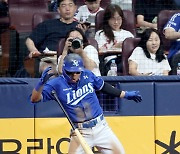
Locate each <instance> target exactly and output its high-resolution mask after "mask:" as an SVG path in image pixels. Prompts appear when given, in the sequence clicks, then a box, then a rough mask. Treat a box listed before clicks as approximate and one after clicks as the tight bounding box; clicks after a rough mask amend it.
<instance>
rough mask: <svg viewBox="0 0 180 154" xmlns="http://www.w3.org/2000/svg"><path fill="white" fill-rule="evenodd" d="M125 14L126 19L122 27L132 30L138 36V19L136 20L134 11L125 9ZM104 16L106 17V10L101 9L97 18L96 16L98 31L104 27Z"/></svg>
mask: <svg viewBox="0 0 180 154" xmlns="http://www.w3.org/2000/svg"><path fill="white" fill-rule="evenodd" d="M123 14H124V21H123V24H122V28H123V29H125V30H128V31H130V32H131V33H132V34H133V35H134V36H135V37H136V24H135V23H136V21H135V15H134V13H133V12H132V11H130V10H123ZM103 17H104V10H102V11H99V12H98V13H97V14H96V18H95V31H96V32H97V31H98V30H100V29H101V28H102V24H103Z"/></svg>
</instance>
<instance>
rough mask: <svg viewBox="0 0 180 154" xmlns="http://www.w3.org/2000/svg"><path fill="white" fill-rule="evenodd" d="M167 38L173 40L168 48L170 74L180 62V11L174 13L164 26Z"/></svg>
mask: <svg viewBox="0 0 180 154" xmlns="http://www.w3.org/2000/svg"><path fill="white" fill-rule="evenodd" d="M164 35H165V37H166V38H167V39H170V40H174V41H173V42H172V44H171V48H170V50H169V54H168V59H169V62H170V64H171V66H172V74H176V67H177V64H178V62H180V13H175V14H174V15H173V16H172V17H171V19H170V20H169V21H168V22H167V24H166V25H165V27H164Z"/></svg>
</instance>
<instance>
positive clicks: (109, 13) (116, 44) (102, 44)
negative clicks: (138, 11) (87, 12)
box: [95, 4, 134, 75]
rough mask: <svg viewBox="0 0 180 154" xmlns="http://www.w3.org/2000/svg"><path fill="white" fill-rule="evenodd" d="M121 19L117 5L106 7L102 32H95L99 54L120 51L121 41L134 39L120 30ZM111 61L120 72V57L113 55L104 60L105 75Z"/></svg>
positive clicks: (121, 13) (131, 35)
mask: <svg viewBox="0 0 180 154" xmlns="http://www.w3.org/2000/svg"><path fill="white" fill-rule="evenodd" d="M123 19H124V17H123V11H122V9H121V8H120V7H119V6H118V5H116V4H110V5H108V6H107V7H106V9H105V12H104V18H103V27H102V30H99V31H97V32H96V35H95V39H96V40H97V42H98V45H99V53H107V52H109V51H121V50H122V43H123V41H124V40H125V39H126V38H128V37H134V35H133V34H132V33H131V32H129V31H127V30H124V29H122V28H121V26H122V22H123ZM113 59H115V61H116V64H117V65H118V72H122V66H121V59H120V57H117V56H116V55H113V56H108V57H106V58H105V67H104V69H105V75H107V72H108V71H109V69H110V64H111V61H112V60H113Z"/></svg>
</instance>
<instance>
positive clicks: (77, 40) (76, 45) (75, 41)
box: [72, 39, 81, 49]
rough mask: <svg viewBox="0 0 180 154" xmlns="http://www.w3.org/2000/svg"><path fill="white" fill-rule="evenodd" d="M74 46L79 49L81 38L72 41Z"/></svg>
mask: <svg viewBox="0 0 180 154" xmlns="http://www.w3.org/2000/svg"><path fill="white" fill-rule="evenodd" d="M72 47H73V48H74V49H79V48H80V47H81V40H80V39H74V40H73V41H72Z"/></svg>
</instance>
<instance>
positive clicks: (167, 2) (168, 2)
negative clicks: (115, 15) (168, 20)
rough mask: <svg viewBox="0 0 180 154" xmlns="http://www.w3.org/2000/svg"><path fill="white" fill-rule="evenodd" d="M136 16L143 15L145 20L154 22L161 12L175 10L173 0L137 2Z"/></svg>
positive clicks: (143, 0)
mask: <svg viewBox="0 0 180 154" xmlns="http://www.w3.org/2000/svg"><path fill="white" fill-rule="evenodd" d="M134 8H135V15H136V16H137V15H143V16H144V20H145V21H148V22H152V20H153V19H154V17H156V16H157V15H158V13H159V12H160V11H161V10H174V9H176V6H175V4H174V1H173V0H136V3H135V7H134Z"/></svg>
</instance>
